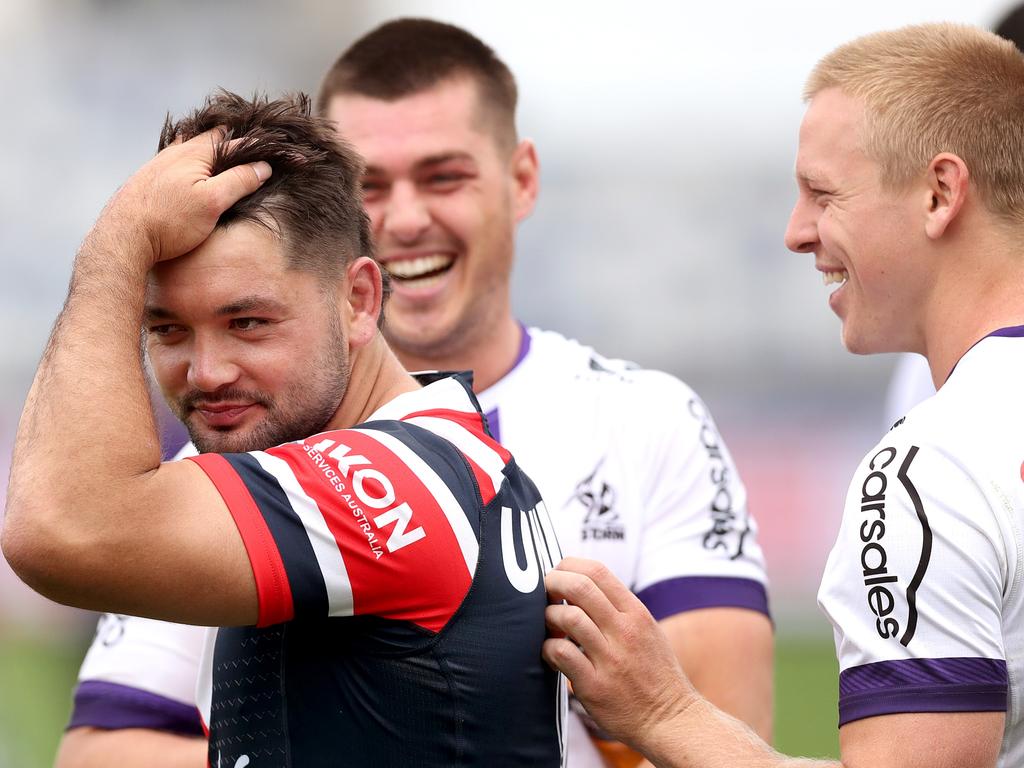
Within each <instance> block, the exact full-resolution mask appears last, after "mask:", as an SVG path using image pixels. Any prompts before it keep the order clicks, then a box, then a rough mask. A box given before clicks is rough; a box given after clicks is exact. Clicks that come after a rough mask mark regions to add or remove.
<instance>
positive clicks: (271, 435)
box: [168, 316, 351, 453]
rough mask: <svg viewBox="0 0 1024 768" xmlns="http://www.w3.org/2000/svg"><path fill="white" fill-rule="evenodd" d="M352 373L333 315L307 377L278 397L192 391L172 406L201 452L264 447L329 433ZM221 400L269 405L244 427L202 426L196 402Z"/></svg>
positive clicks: (264, 448) (242, 392)
mask: <svg viewBox="0 0 1024 768" xmlns="http://www.w3.org/2000/svg"><path fill="white" fill-rule="evenodd" d="M350 374H351V371H350V367H349V361H348V354H347V345H346V342H345V337H344V334H343V333H342V331H341V327H340V324H339V323H338V322H337V318H335V317H333V316H332V322H331V326H330V328H329V331H328V338H327V340H326V342H325V344H324V346H323V348H322V349H321V350H320V353H319V354H318V355H317V356H316V359H315V360H313V361H312V362H311V363H310V364H309V365H308V366H307V367H306V368H305V375H303V376H300V377H298V378H296V380H295V382H294V383H293V384H292V385H291V386H289V387H288V388H287V389H286V390H284V391H282V392H281V393H279V394H277V395H276V396H272V395H270V394H268V393H264V392H253V391H245V390H239V389H232V390H224V391H221V392H218V393H216V395H215V396H207V397H205V398H203V397H201V396H199V395H197V394H196V393H189V394H188V395H185V396H184V397H182V398H179V399H177V400H175V401H174V402H169V403H168V405H170V407H171V410H172V411H173V412H174V413H175V415H176V416H177V417H178V418H179V419H180V420H181V421H182V422H183V423H184V424H185V428H186V429H187V430H188V435H189V438H190V439H191V440H192V444H193V445H195V447H196V450H198V451H199V452H200V453H245V452H247V451H263V450H266V449H268V448H273V447H274V446H277V445H281V444H283V443H289V442H293V441H295V440H302V439H304V438H306V437H309V436H310V435H315V434H317V433H319V432H323V431H325V430H326V429H327V426H328V424H329V423H330V421H331V419H332V418H333V417H334V415H335V413H337V411H338V408H339V407H340V405H341V401H342V399H343V398H344V396H345V392H346V391H347V390H348V382H349V376H350ZM217 399H220V400H246V401H251V402H255V403H259V404H260V405H261V406H262V407H263V408H265V409H266V415H265V416H264V417H263V419H262V420H260V421H259V422H258V423H256V424H255V425H253V426H251V427H249V428H247V429H244V430H240V429H224V430H216V429H209V428H201V427H199V426H198V425H197V424H196V423H195V417H194V410H193V408H194V404H195V402H197V400H198V401H202V400H205V401H206V402H213V401H215V400H217Z"/></svg>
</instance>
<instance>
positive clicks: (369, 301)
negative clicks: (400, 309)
mask: <svg viewBox="0 0 1024 768" xmlns="http://www.w3.org/2000/svg"><path fill="white" fill-rule="evenodd" d="M383 295H384V291H383V288H382V280H381V274H380V267H379V266H378V264H377V262H375V261H374V260H373V259H371V258H369V257H367V256H361V257H359V258H358V259H356V260H355V261H353V262H352V263H351V264H349V266H348V269H346V270H345V282H344V283H343V285H342V297H341V298H342V306H341V311H342V313H343V316H344V317H345V320H346V323H347V328H346V331H347V333H348V346H349V351H350V352H351V351H353V350H356V349H359V348H360V347H364V346H366V345H367V344H369V343H370V342H371V341H372V340H373V338H374V337H375V336H376V335H377V318H378V317H379V316H380V309H381V302H382V301H383Z"/></svg>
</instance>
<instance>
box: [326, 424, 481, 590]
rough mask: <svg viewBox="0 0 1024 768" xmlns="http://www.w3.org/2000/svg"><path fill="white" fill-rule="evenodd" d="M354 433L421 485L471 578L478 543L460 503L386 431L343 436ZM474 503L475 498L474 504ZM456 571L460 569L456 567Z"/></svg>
mask: <svg viewBox="0 0 1024 768" xmlns="http://www.w3.org/2000/svg"><path fill="white" fill-rule="evenodd" d="M353 432H354V433H357V434H360V435H363V436H365V437H367V438H368V439H370V440H374V441H376V442H378V443H379V444H380V445H381V446H383V447H384V448H386V449H387V450H388V451H390V452H391V453H392V454H393V455H394V456H395V457H396V459H397V460H398V461H399V462H401V463H402V464H403V465H404V467H405V468H407V469H408V470H410V471H411V474H412V476H413V477H415V478H416V479H417V480H418V481H419V482H420V483H421V484H422V487H423V491H424V496H425V497H426V498H429V499H430V500H431V501H432V502H433V505H432V507H431V509H432V510H437V511H439V512H440V513H441V514H443V515H444V519H445V520H446V521H447V523H448V531H450V532H451V534H452V535H453V536H454V538H455V542H456V544H457V545H458V548H459V549H458V551H459V552H460V553H461V555H462V562H463V563H464V564H465V566H466V570H465V574H466V575H467V576H468V577H469V579H472V578H473V574H474V573H475V572H476V564H477V561H478V560H479V559H480V542H478V541H477V538H476V533H475V532H474V531H473V526H472V525H470V522H469V518H468V517H467V515H466V512H465V510H463V508H462V504H460V503H459V501H458V499H456V498H455V496H454V494H453V493H452V491H451V489H450V488H449V487H448V486H447V485H446V484H445V482H444V481H443V480H442V479H441V478H440V477H439V476H438V474H437V473H436V472H435V471H434V470H433V469H432V468H431V467H430V465H429V464H427V462H425V461H424V460H423V459H422V458H420V456H419V455H418V454H417V453H416V452H415V451H413V450H412V449H411V448H409V446H407V445H406V444H405V443H403V442H402V441H401V440H399V439H398V438H396V437H394V436H392V435H389V434H388V433H386V432H380V431H377V430H369V429H365V430H364V429H350V430H348V431H347V432H346V435H347V434H349V433H353ZM475 501H476V500H475V499H474V500H473V502H475ZM414 509H415V507H414ZM439 527H441V528H442V530H443V528H444V526H439ZM439 554H440V555H443V554H445V553H439ZM444 559H447V560H450V561H454V559H455V558H453V557H450V556H446V557H445V558H444ZM444 559H438V560H437V561H436V565H441V564H442V563H443V562H444ZM435 567H436V566H435ZM456 570H459V569H458V568H456Z"/></svg>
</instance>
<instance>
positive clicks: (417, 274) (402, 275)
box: [387, 253, 455, 287]
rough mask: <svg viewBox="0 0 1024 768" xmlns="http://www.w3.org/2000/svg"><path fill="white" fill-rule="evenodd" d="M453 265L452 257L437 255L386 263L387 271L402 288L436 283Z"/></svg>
mask: <svg viewBox="0 0 1024 768" xmlns="http://www.w3.org/2000/svg"><path fill="white" fill-rule="evenodd" d="M454 263H455V257H454V256H449V255H447V254H440V253H437V254H432V255H430V256H417V257H416V258H413V259H396V260H395V261H391V262H388V264H387V270H388V272H390V273H391V276H392V277H393V278H395V280H397V281H398V282H399V283H401V284H402V285H403V286H409V287H419V286H425V285H430V284H431V283H433V282H436V281H437V279H438V278H440V277H441V276H442V275H444V274H445V273H446V272H448V271H449V270H450V269H451V268H452V265H453V264H454Z"/></svg>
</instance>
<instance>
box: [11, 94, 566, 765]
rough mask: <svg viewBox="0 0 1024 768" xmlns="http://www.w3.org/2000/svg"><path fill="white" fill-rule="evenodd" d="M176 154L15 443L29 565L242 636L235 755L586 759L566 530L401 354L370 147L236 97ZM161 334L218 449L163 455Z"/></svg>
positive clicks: (113, 228) (215, 655)
mask: <svg viewBox="0 0 1024 768" xmlns="http://www.w3.org/2000/svg"><path fill="white" fill-rule="evenodd" d="M161 147H162V150H161V151H160V152H159V153H158V154H157V155H156V157H155V158H154V159H153V160H151V161H150V162H149V163H147V164H146V165H145V166H143V167H142V168H141V169H140V170H139V171H138V172H137V173H136V174H135V175H134V176H132V178H130V179H129V180H128V182H126V184H125V185H124V186H123V187H122V188H121V190H119V191H118V193H117V194H116V195H115V196H114V197H113V199H112V200H111V201H110V203H109V204H108V205H107V207H106V208H105V209H104V211H103V213H102V214H101V216H100V218H99V219H98V221H97V222H96V224H95V226H94V227H93V229H92V231H91V232H90V233H89V235H88V237H87V238H86V240H85V242H84V244H83V246H82V249H81V251H80V252H79V254H78V256H77V258H76V260H75V265H74V272H73V276H72V281H71V287H70V289H69V293H68V299H67V302H66V304H65V307H64V309H63V311H62V313H61V316H60V318H59V319H58V321H57V324H56V326H55V329H54V332H53V335H52V336H51V339H50V342H49V344H48V346H47V349H46V352H45V354H44V356H43V360H42V362H41V363H40V367H39V371H38V373H37V376H36V380H35V383H34V385H33V387H32V390H31V392H30V394H29V398H28V402H27V403H26V406H25V411H24V414H23V416H22V421H21V424H20V425H19V429H18V434H17V437H16V444H15V454H14V460H13V462H12V467H11V476H10V485H9V488H8V499H7V512H6V519H5V522H4V529H3V533H2V544H3V551H4V554H5V555H6V557H7V558H8V560H9V561H10V563H11V565H12V567H13V568H14V569H15V571H16V572H17V573H18V574H19V575H20V576H21V577H22V578H23V579H24V580H25V581H26V582H27V583H29V584H30V585H31V586H33V587H34V588H35V589H37V590H38V591H40V592H41V593H43V594H45V595H46V596H48V597H50V598H52V599H54V600H58V601H60V602H64V603H68V604H71V605H76V606H80V607H85V608H92V609H97V608H99V609H105V610H113V611H119V612H122V613H129V614H134V615H142V616H151V617H154V618H160V619H166V620H173V621H182V622H193V623H197V624H203V625H208V626H219V627H221V628H220V629H218V630H211V631H210V633H209V634H208V636H207V645H206V651H205V654H204V669H203V671H202V673H201V681H200V687H199V694H198V696H199V701H200V709H201V711H202V713H203V719H204V722H205V723H206V724H207V725H208V728H209V749H208V760H209V762H210V764H212V765H217V766H221V765H225V764H226V765H233V766H235V767H236V768H241V767H242V766H252V768H260V766H268V767H269V766H279V765H294V766H303V768H305V767H306V766H334V765H337V764H338V763H339V761H343V762H345V763H346V764H351V765H367V766H368V765H382V766H405V765H413V764H419V765H437V766H442V765H478V766H518V765H546V766H557V765H560V764H561V762H562V755H563V752H564V745H563V741H562V738H561V734H562V733H563V729H562V726H561V719H562V715H563V712H562V707H561V703H562V702H564V688H563V687H562V685H561V684H560V680H559V677H558V675H557V674H556V673H554V672H552V671H551V670H550V669H547V668H546V667H545V666H544V664H543V663H542V662H541V660H540V656H539V654H540V648H541V644H542V642H543V638H544V623H543V612H544V606H545V604H546V598H545V594H544V590H543V584H542V580H541V573H542V572H543V571H544V570H546V569H547V568H549V567H550V565H551V562H552V560H555V559H557V558H558V557H559V553H558V551H557V544H556V543H555V539H554V533H553V530H552V527H551V524H550V521H549V520H548V519H547V514H546V511H545V509H544V505H543V503H542V502H541V500H540V496H539V494H538V493H537V490H536V488H535V487H534V486H533V484H532V483H531V482H530V480H529V479H528V478H527V477H526V476H525V475H524V474H523V473H522V472H521V471H520V470H519V469H518V467H517V466H516V464H515V462H514V460H513V459H512V457H511V456H510V455H509V454H508V452H507V451H505V450H504V449H503V448H502V447H501V446H500V445H499V444H498V443H497V442H495V441H494V440H493V439H492V437H491V436H490V435H489V433H488V431H487V427H486V423H485V420H484V417H483V415H482V413H481V412H480V409H479V406H478V404H477V403H476V400H475V399H474V397H473V394H472V391H471V385H470V382H469V381H468V380H467V379H466V378H464V377H462V376H459V375H446V374H433V375H428V376H424V377H421V378H420V379H419V380H417V379H414V378H413V377H412V376H411V375H409V374H408V373H406V371H405V369H404V368H403V367H402V366H401V364H400V363H399V362H398V360H397V359H396V358H395V357H394V355H393V354H392V352H391V350H390V349H389V348H388V346H387V344H386V342H385V341H384V339H383V337H382V336H381V334H380V332H379V329H378V328H377V321H378V317H379V314H380V308H381V304H382V302H383V300H384V289H383V279H382V276H381V271H380V268H379V267H378V265H377V263H376V262H375V261H374V260H373V258H371V247H370V242H371V241H370V237H369V233H368V222H367V218H366V216H365V213H364V212H363V210H362V209H361V206H360V200H359V197H360V196H359V190H358V180H359V178H360V163H359V160H358V158H357V157H356V156H355V155H354V153H352V152H351V150H350V149H348V148H347V147H346V146H344V145H342V144H341V143H340V142H339V141H338V140H337V137H336V136H335V134H334V131H333V129H332V128H331V126H330V124H329V123H328V122H327V121H325V120H323V119H321V118H314V117H311V116H310V115H309V104H308V100H307V99H305V98H304V97H301V98H294V99H288V100H282V101H273V102H271V101H267V100H266V99H260V98H257V99H254V100H252V101H246V100H244V99H241V98H239V97H237V96H234V95H232V94H228V93H221V94H218V95H216V96H214V97H211V99H209V100H208V102H207V104H206V106H205V107H204V108H202V109H200V110H198V111H197V112H196V113H195V114H194V115H192V116H191V117H189V118H187V119H185V120H182V121H180V122H178V123H173V124H172V123H168V125H167V126H166V127H165V129H164V132H163V134H162V137H161ZM140 321H142V322H143V324H144V329H145V336H146V349H147V353H148V357H149V361H150V364H151V366H152V370H153V373H154V376H155V378H156V380H157V381H158V382H159V384H160V386H161V388H162V389H163V391H164V393H165V395H166V397H167V399H168V400H169V401H170V402H172V403H173V404H174V405H175V408H176V410H177V412H178V413H179V415H180V416H181V417H182V419H183V420H184V421H185V423H186V425H187V426H188V428H189V432H190V434H191V436H192V439H193V442H195V444H196V445H197V446H198V447H199V448H201V449H202V450H204V451H208V452H207V453H204V454H202V455H200V456H197V457H193V460H191V461H180V462H171V463H167V464H161V463H160V449H159V444H158V440H157V435H156V430H155V426H154V423H153V418H152V415H151V413H150V411H149V403H148V398H147V391H146V386H145V377H144V374H143V368H142V361H141V356H140V353H139V346H138V330H139V323H140ZM310 435H311V436H310ZM281 441H291V442H287V443H285V444H283V445H279V446H277V447H276V448H273V447H272V448H268V449H267V450H252V449H253V447H254V445H258V446H261V447H266V446H268V445H272V444H273V443H277V442H281ZM96 445H100V446H102V450H95V446H96ZM242 451H248V452H247V453H243V452H242ZM496 693H498V694H500V695H496ZM118 762H120V761H118Z"/></svg>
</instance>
